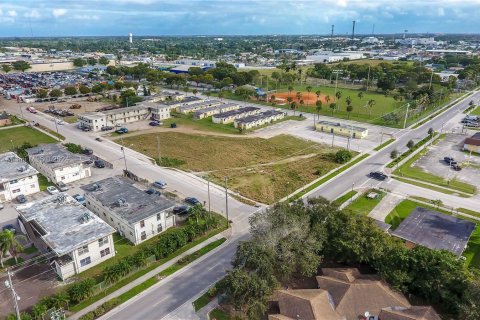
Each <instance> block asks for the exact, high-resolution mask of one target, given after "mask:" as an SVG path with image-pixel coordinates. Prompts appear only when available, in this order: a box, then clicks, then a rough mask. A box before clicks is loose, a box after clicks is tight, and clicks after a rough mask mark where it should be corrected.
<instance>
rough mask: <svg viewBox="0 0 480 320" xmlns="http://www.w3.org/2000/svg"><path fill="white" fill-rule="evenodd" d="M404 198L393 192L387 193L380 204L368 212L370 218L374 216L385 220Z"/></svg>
mask: <svg viewBox="0 0 480 320" xmlns="http://www.w3.org/2000/svg"><path fill="white" fill-rule="evenodd" d="M402 200H403V198H402V197H400V196H398V195H396V194H393V193H390V192H389V193H387V194H386V195H385V197H383V199H382V200H381V201H380V203H379V204H377V205H376V206H375V208H373V210H372V211H371V212H370V213H369V214H368V216H369V217H370V218H373V219H375V220H379V221H382V222H383V221H385V218H386V216H387V215H388V214H389V213H390V212H391V211H392V210H393V208H395V207H396V206H397V204H399V203H400V201H402Z"/></svg>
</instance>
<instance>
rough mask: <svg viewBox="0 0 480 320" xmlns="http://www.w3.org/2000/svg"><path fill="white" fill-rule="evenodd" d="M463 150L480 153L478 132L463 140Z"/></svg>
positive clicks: (479, 135) (479, 134)
mask: <svg viewBox="0 0 480 320" xmlns="http://www.w3.org/2000/svg"><path fill="white" fill-rule="evenodd" d="M463 150H465V151H471V152H476V153H480V132H477V133H475V134H474V135H473V136H471V137H470V138H467V139H465V142H464V143H463Z"/></svg>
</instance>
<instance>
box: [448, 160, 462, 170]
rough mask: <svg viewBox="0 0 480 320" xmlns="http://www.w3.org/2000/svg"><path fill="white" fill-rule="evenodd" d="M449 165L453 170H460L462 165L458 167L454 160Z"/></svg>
mask: <svg viewBox="0 0 480 320" xmlns="http://www.w3.org/2000/svg"><path fill="white" fill-rule="evenodd" d="M450 167H452V169H453V170H455V171H461V170H462V167H460V166H459V165H458V164H457V163H456V162H455V164H451V165H450Z"/></svg>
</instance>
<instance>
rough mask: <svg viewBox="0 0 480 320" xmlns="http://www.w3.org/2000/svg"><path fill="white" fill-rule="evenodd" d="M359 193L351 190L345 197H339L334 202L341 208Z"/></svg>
mask: <svg viewBox="0 0 480 320" xmlns="http://www.w3.org/2000/svg"><path fill="white" fill-rule="evenodd" d="M357 193H358V192H357V191H355V190H350V191H348V192H347V193H345V194H344V195H343V196H341V197H338V198H337V199H335V200H334V201H333V202H335V203H336V204H338V205H339V206H340V205H342V204H344V203H345V202H347V201H348V200H350V199H351V198H352V197H353V196H354V195H356V194H357Z"/></svg>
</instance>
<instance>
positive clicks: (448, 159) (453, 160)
mask: <svg viewBox="0 0 480 320" xmlns="http://www.w3.org/2000/svg"><path fill="white" fill-rule="evenodd" d="M443 161H445V162H446V163H447V164H448V165H450V164H451V163H452V162H455V163H456V161H455V159H453V158H452V157H444V158H443Z"/></svg>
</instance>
